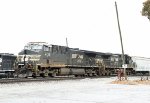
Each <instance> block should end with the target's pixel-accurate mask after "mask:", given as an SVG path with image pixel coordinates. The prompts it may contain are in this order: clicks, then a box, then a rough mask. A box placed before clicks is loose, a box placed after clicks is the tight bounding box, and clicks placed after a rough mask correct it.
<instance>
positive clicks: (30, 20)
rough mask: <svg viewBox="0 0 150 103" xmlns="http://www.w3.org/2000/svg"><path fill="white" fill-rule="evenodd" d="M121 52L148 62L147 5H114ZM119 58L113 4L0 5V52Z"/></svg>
mask: <svg viewBox="0 0 150 103" xmlns="http://www.w3.org/2000/svg"><path fill="white" fill-rule="evenodd" d="M116 1H117V4H118V11H119V18H120V26H121V31H122V37H123V43H124V51H125V53H126V54H129V55H131V56H143V57H150V48H149V47H150V46H149V44H150V36H149V35H150V22H149V21H148V19H147V18H146V17H143V16H141V10H142V6H143V5H142V2H143V1H145V0H116ZM66 37H67V38H68V44H69V47H74V48H80V49H86V50H92V51H99V52H112V53H121V45H120V39H119V32H118V25H117V18H116V11H115V0H0V38H1V39H0V52H8V53H14V54H18V52H19V51H21V50H22V49H23V48H24V45H26V44H27V43H28V42H31V41H41V42H43V41H44V42H48V43H49V44H57V45H66V41H65V40H66Z"/></svg>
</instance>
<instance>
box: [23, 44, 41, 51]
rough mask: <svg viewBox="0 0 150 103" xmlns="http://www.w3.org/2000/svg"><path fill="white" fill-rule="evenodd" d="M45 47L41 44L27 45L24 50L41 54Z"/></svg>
mask: <svg viewBox="0 0 150 103" xmlns="http://www.w3.org/2000/svg"><path fill="white" fill-rule="evenodd" d="M42 47H43V45H40V44H27V45H26V46H25V48H24V49H27V50H31V51H35V52H39V51H41V50H42Z"/></svg>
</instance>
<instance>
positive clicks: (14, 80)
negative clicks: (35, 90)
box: [0, 76, 114, 84]
mask: <svg viewBox="0 0 150 103" xmlns="http://www.w3.org/2000/svg"><path fill="white" fill-rule="evenodd" d="M110 77H112V76H102V77H55V78H3V79H0V84H6V83H7V84H8V83H19V82H44V81H61V80H77V79H85V78H90V79H94V78H110ZM113 77H114V76H113Z"/></svg>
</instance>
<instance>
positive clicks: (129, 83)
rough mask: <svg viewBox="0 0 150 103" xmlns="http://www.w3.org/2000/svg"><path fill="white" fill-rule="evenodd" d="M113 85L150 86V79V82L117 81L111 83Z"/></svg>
mask: <svg viewBox="0 0 150 103" xmlns="http://www.w3.org/2000/svg"><path fill="white" fill-rule="evenodd" d="M111 83H112V84H127V85H138V84H144V85H150V79H149V80H146V79H144V80H141V79H140V80H139V79H138V80H121V81H120V80H115V81H112V82H111Z"/></svg>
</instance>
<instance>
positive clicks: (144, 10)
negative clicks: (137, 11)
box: [142, 0, 150, 20]
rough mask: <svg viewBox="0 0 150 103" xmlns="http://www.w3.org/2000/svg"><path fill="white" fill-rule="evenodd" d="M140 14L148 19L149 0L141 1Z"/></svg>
mask: <svg viewBox="0 0 150 103" xmlns="http://www.w3.org/2000/svg"><path fill="white" fill-rule="evenodd" d="M142 15H143V16H146V17H147V18H148V19H149V20H150V0H147V1H145V2H143V8H142Z"/></svg>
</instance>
